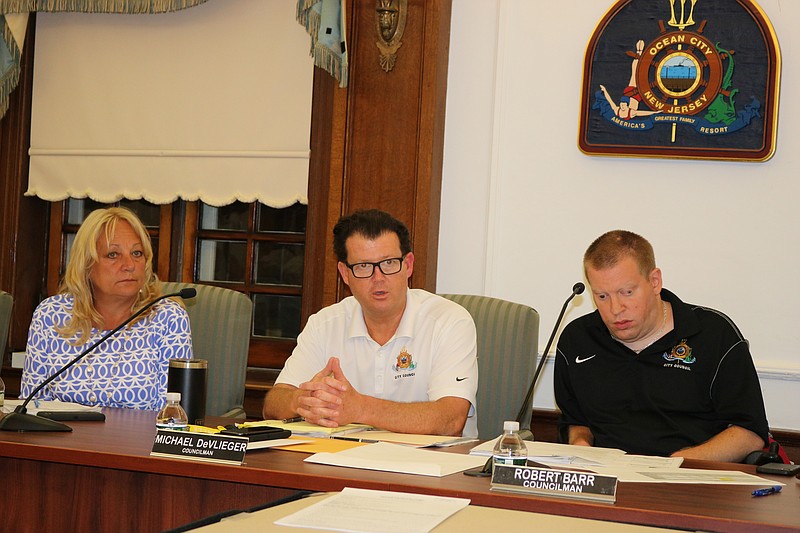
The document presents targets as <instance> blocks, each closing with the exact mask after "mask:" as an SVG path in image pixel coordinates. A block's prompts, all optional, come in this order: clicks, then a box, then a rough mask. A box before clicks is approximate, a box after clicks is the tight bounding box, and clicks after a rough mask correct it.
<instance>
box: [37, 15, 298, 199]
mask: <svg viewBox="0 0 800 533" xmlns="http://www.w3.org/2000/svg"><path fill="white" fill-rule="evenodd" d="M295 8H296V4H295V3H294V1H293V0H279V1H270V2H264V1H263V0H225V1H224V2H208V3H206V4H204V5H201V6H198V7H196V8H194V9H190V10H187V11H180V12H176V13H169V14H164V15H159V16H153V17H119V16H113V15H93V16H91V17H89V16H85V15H79V14H39V15H38V17H37V27H36V51H35V53H36V57H35V62H34V64H35V67H34V87H33V111H32V118H31V150H30V156H31V160H30V182H29V188H28V191H27V192H26V194H27V195H36V196H39V197H41V198H43V199H46V200H51V201H55V200H62V199H64V198H67V197H77V198H82V197H90V198H92V199H94V200H97V201H100V202H113V201H116V200H119V199H121V198H123V197H124V198H128V199H139V198H143V199H145V200H147V201H150V202H153V203H158V204H163V203H169V202H172V201H174V200H176V199H178V198H182V199H185V200H202V201H204V202H206V203H208V204H211V205H224V204H228V203H231V202H234V201H243V202H252V201H260V202H263V203H265V204H267V205H270V206H273V207H285V206H288V205H291V204H293V203H295V202H298V201H299V202H302V203H307V179H308V161H309V131H310V121H311V91H312V76H313V62H312V60H311V58H309V57H308V48H307V43H308V41H307V39H308V37H307V35H306V34H305V33H304V31H303V28H302V27H300V26H298V25H297V24H296V22H295V16H296V9H295Z"/></svg>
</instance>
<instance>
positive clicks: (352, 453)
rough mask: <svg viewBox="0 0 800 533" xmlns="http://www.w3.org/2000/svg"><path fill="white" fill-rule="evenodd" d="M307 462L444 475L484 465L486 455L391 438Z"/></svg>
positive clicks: (313, 456)
mask: <svg viewBox="0 0 800 533" xmlns="http://www.w3.org/2000/svg"><path fill="white" fill-rule="evenodd" d="M305 461H306V462H308V463H318V464H324V465H332V466H344V467H349V468H363V469H365V470H382V471H384V472H398V473H401V474H418V475H422V476H436V477H442V476H447V475H449V474H455V473H456V472H461V471H463V470H467V469H469V468H475V467H478V466H483V463H484V459H482V458H481V457H476V456H474V455H462V454H460V453H444V452H437V451H434V450H424V449H420V448H411V447H409V446H402V445H399V444H389V443H388V442H378V443H376V444H368V445H366V446H361V447H358V448H353V449H351V450H346V451H342V452H338V453H317V454H315V455H312V456H311V457H308V458H307V459H306V460H305Z"/></svg>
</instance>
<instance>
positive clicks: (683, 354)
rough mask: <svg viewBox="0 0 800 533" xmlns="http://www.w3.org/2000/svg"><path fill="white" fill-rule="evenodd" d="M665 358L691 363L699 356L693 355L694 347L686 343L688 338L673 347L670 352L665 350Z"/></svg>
mask: <svg viewBox="0 0 800 533" xmlns="http://www.w3.org/2000/svg"><path fill="white" fill-rule="evenodd" d="M664 359H666V360H667V361H672V362H680V363H685V364H687V365H690V364H692V363H694V362H695V361H696V360H697V358H695V357H694V356H693V355H692V347H691V346H689V345H688V344H687V343H686V339H682V340H681V342H679V343H678V344H676V345H675V346H673V347H672V351H670V352H669V353H666V352H664Z"/></svg>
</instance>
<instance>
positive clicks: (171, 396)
mask: <svg viewBox="0 0 800 533" xmlns="http://www.w3.org/2000/svg"><path fill="white" fill-rule="evenodd" d="M167 401H168V402H179V401H181V393H180V392H168V393H167Z"/></svg>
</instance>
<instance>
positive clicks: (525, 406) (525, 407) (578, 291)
mask: <svg viewBox="0 0 800 533" xmlns="http://www.w3.org/2000/svg"><path fill="white" fill-rule="evenodd" d="M584 289H586V285H584V284H583V283H581V282H580V281H579V282H578V283H576V284H575V285H573V286H572V294H570V295H569V298H567V301H566V302H564V305H563V306H562V307H561V313H559V315H558V318H557V319H556V325H555V326H553V332H552V333H550V339H548V341H547V346H545V347H544V351H543V352H542V358H541V359H540V360H539V365H538V366H537V367H536V372H534V374H533V379H532V380H531V385H530V387H528V394H526V395H525V401H523V402H522V407H520V409H519V413H518V414H517V422H519V427H526V428H528V429H529V430H530V425H531V421H530V420H528V421H527V423H525V424H524V425H523V420H522V419H523V417H524V416H525V411H527V410H528V404H530V403H531V400H533V389H534V388H535V387H536V381H537V380H538V379H539V373H540V372H541V371H542V367H543V366H544V363H545V361H547V354H548V353H549V352H550V346H551V345H552V344H553V339H554V338H555V336H556V331H558V326H559V325H560V324H561V319H562V318H564V313H565V312H566V311H567V305H569V303H570V302H571V301H572V299H573V298H574V297H575V296H577V295H578V294H581V293H582V292H583V291H584ZM534 355H535V354H534Z"/></svg>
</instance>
